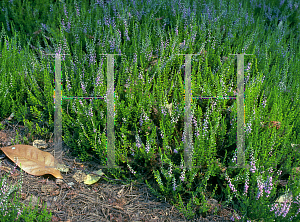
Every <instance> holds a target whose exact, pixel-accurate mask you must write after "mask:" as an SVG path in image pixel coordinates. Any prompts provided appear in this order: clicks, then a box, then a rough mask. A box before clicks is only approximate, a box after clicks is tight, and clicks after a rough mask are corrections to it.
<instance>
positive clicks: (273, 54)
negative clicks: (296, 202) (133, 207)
mask: <svg viewBox="0 0 300 222" xmlns="http://www.w3.org/2000/svg"><path fill="white" fill-rule="evenodd" d="M190 2H191V1H190ZM216 2H217V1H216ZM70 3H71V2H70V1H66V2H65V3H64V1H59V2H58V1H56V2H55V1H41V0H40V1H34V2H32V1H15V2H14V3H13V4H14V5H15V6H13V5H12V4H11V3H10V2H9V1H3V3H2V4H3V7H5V8H7V11H5V13H4V16H2V17H1V16H0V23H1V24H2V32H1V38H0V47H1V53H2V54H1V63H0V69H1V72H0V80H1V87H0V107H1V109H0V118H1V119H4V118H7V116H8V115H10V114H11V113H12V112H14V113H15V118H16V119H17V121H21V122H23V124H24V126H25V127H26V130H28V131H29V132H30V133H31V138H29V139H30V140H31V139H32V138H33V136H34V137H36V136H41V137H50V132H53V130H54V103H53V90H54V89H55V84H54V77H55V70H54V68H55V63H54V59H53V58H54V57H53V56H43V57H42V56H41V51H45V53H48V54H50V53H52V54H53V53H55V52H56V51H53V50H52V48H55V50H56V49H57V47H61V52H62V53H64V54H70V55H67V56H65V57H64V59H63V60H62V61H61V71H62V95H63V96H66V97H72V96H78V97H87V96H99V97H102V98H103V97H105V96H107V95H106V92H107V83H106V82H107V81H106V79H107V74H106V73H107V71H108V68H107V62H108V61H107V59H105V58H104V59H102V58H100V59H99V58H97V59H96V61H95V63H92V62H89V57H86V55H89V54H93V53H96V54H97V55H99V54H104V53H106V54H109V53H115V54H117V53H119V49H120V50H121V53H122V54H123V55H125V54H126V56H122V57H120V56H117V55H115V56H114V58H115V63H114V65H115V67H114V70H115V71H114V77H115V79H114V82H115V85H116V87H115V89H114V93H115V101H114V102H115V122H114V124H115V125H114V131H115V163H116V164H117V165H122V166H123V167H124V166H126V168H123V169H108V172H109V173H110V174H111V175H112V176H113V177H114V178H126V177H127V176H128V174H130V173H131V171H134V172H135V173H134V175H135V177H136V179H137V180H141V181H142V180H143V179H144V176H143V175H152V177H153V178H152V179H153V180H154V181H155V182H156V185H157V186H153V187H151V186H150V184H149V183H147V180H146V183H147V184H148V186H149V187H151V190H152V192H153V193H154V194H155V195H157V196H160V197H161V198H168V200H169V201H170V202H172V203H173V204H174V205H176V206H177V207H179V208H180V210H181V212H183V213H184V214H185V215H186V216H187V217H188V218H192V217H193V216H194V215H195V214H196V213H200V214H206V213H207V210H208V209H207V207H206V203H205V200H206V199H207V198H208V196H205V195H204V194H203V193H204V191H205V190H207V191H209V192H210V191H213V195H215V196H216V198H219V199H221V198H222V197H223V196H224V195H225V194H226V195H227V196H228V201H227V202H226V203H227V204H233V205H234V206H236V207H237V208H240V209H242V211H243V213H244V215H246V214H248V216H249V217H257V218H259V217H263V216H264V214H267V215H268V217H270V218H271V219H273V218H274V215H272V216H269V213H268V212H267V213H266V211H268V207H267V206H266V202H267V201H268V200H267V198H265V197H264V199H262V200H258V201H256V200H255V195H252V194H251V193H250V194H249V195H248V196H247V195H246V196H243V195H237V196H235V197H234V198H232V197H230V196H231V195H232V191H231V190H230V188H229V187H228V186H226V188H224V187H223V186H225V185H223V184H224V183H225V184H226V181H225V180H226V179H225V174H224V172H223V171H224V169H225V166H226V167H227V171H226V175H227V176H228V177H230V178H235V179H232V183H233V184H234V185H236V188H237V190H238V191H239V194H242V192H243V184H245V174H246V172H247V171H244V170H241V169H232V168H229V167H230V166H234V165H235V164H234V161H232V159H234V155H235V154H236V153H237V152H236V141H237V137H236V135H237V121H236V119H237V112H236V110H237V105H236V102H235V101H233V100H230V101H228V100H226V101H225V99H224V100H222V99H209V100H207V99H193V100H192V108H191V111H192V114H193V117H194V118H193V120H192V132H193V137H192V141H193V147H194V150H193V159H192V164H193V166H201V168H200V169H199V168H194V169H192V170H191V169H185V168H184V167H183V161H184V158H183V156H184V142H183V141H182V138H183V130H184V118H185V117H184V112H185V98H184V95H185V87H186V86H185V67H184V66H183V65H185V57H184V56H182V55H180V56H174V54H179V53H181V54H182V53H193V54H197V53H198V54H200V52H202V50H201V49H203V51H207V54H206V55H193V56H192V67H191V73H192V93H193V96H195V97H196V96H197V97H198V96H202V97H204V96H215V97H219V96H225V95H226V96H231V97H232V96H235V94H234V93H233V90H234V89H235V88H236V87H235V85H236V73H237V68H236V65H235V64H236V59H235V58H234V57H233V56H234V55H230V54H237V53H241V52H243V53H246V54H254V55H252V56H249V55H247V56H245V57H244V63H245V68H246V67H247V65H248V64H251V65H250V67H251V68H250V70H247V71H245V73H244V74H245V79H247V77H249V79H248V80H247V81H246V82H247V83H246V84H245V100H244V101H245V124H246V128H247V130H246V132H245V138H246V139H245V147H246V150H245V159H246V163H248V164H249V163H250V161H251V158H250V157H251V154H252V153H251V152H252V151H253V150H255V152H254V153H253V158H254V159H255V160H257V165H256V166H257V168H258V167H259V166H262V165H264V166H266V167H271V166H272V164H273V163H274V162H275V163H278V164H279V165H280V167H281V168H279V169H284V170H285V171H286V172H291V171H292V169H293V166H295V164H293V162H292V161H293V160H292V156H296V154H295V152H294V151H293V149H292V148H290V143H291V141H293V143H295V144H298V143H299V142H300V141H299V135H298V134H297V131H299V129H300V125H299V124H300V122H299V120H298V119H297V118H296V117H297V116H299V110H297V109H296V107H298V106H299V101H298V100H296V98H298V97H299V86H298V85H296V84H297V75H294V74H288V73H296V70H297V68H299V67H297V61H298V60H297V58H298V57H299V52H298V51H297V52H296V53H294V52H295V51H296V49H297V48H296V47H297V43H298V42H297V40H299V39H297V38H295V36H296V31H295V32H294V30H296V27H297V25H299V16H298V15H299V13H298V10H299V8H298V9H296V8H295V6H293V9H292V11H291V12H290V13H289V12H288V8H289V5H288V3H284V4H283V5H282V6H279V5H278V4H279V3H278V2H275V1H268V2H265V3H266V5H268V4H270V6H271V8H272V10H271V12H270V13H271V15H274V14H275V13H276V7H277V8H278V9H279V10H280V13H279V16H282V17H285V18H284V19H286V21H285V22H286V24H287V26H288V29H287V30H288V32H287V33H288V34H285V35H284V38H283V39H282V40H280V42H279V43H278V42H277V41H278V39H277V38H278V36H280V35H281V34H280V31H279V30H278V29H277V24H276V21H277V20H276V19H274V18H272V19H271V20H268V19H265V17H266V15H265V12H266V9H265V8H264V7H263V4H264V3H261V4H262V7H261V8H259V7H258V6H257V5H255V4H254V5H249V2H245V4H243V5H245V8H243V7H242V8H240V6H239V3H233V2H230V4H228V5H229V6H230V8H231V9H232V8H239V9H240V12H241V13H239V16H236V15H235V14H234V13H231V14H230V13H229V14H227V17H226V18H225V17H222V15H221V14H219V17H220V18H219V17H218V16H215V15H214V16H215V17H216V18H219V20H218V22H214V21H212V20H211V19H207V17H201V20H203V21H201V22H200V21H199V19H200V18H199V17H197V15H195V16H196V17H195V18H193V19H194V22H191V21H189V19H190V17H188V16H187V17H186V22H188V23H193V27H192V26H191V25H186V24H185V22H182V21H184V20H183V19H181V18H182V16H183V14H184V13H181V14H180V15H178V14H177V15H176V16H173V15H172V14H173V11H172V10H171V7H166V9H165V8H164V6H163V4H164V3H161V4H162V7H161V8H160V9H158V11H157V12H156V14H155V16H154V17H152V16H151V13H150V14H148V15H146V18H144V17H145V15H143V16H142V18H141V20H139V18H138V16H133V17H131V16H129V15H128V14H126V13H125V12H124V13H122V12H121V11H120V16H118V18H115V24H116V26H114V25H110V26H107V25H105V24H104V19H103V18H104V14H105V13H104V9H102V7H98V6H96V7H95V8H93V7H90V6H88V5H87V1H86V2H85V3H82V2H81V3H82V4H79V5H80V8H81V10H80V16H78V15H77V10H76V7H77V5H76V4H73V3H72V4H70ZM246 3H247V4H246ZM75 5H76V7H75ZM138 7H141V6H140V5H139V6H138ZM197 7H198V6H197ZM50 8H52V9H53V11H52V12H50ZM88 8H90V9H91V12H87V10H88ZM176 8H177V10H178V9H179V6H177V5H176V6H175V9H176ZM266 8H267V7H266ZM37 9H38V10H37ZM202 9H203V7H202V6H201V10H202ZM253 9H254V10H253ZM64 10H67V11H68V16H66V15H65V12H64ZM151 10H152V9H151ZM197 10H198V9H197ZM199 10H200V9H199ZM204 11H205V10H204ZM230 11H231V10H230ZM245 11H247V13H248V17H250V15H251V14H252V13H253V15H254V19H255V21H254V23H252V21H251V20H250V19H248V25H245V24H244V22H245V21H244V20H245V19H246V18H245ZM233 12H234V10H233ZM114 13H115V12H114V10H112V8H110V9H109V11H108V14H109V15H110V17H113V16H114ZM168 13H169V14H168ZM167 15H169V16H167ZM147 16H148V17H147ZM160 16H164V17H165V18H164V20H159V19H157V20H156V18H159V17H160ZM243 17H244V19H243ZM167 18H168V19H167ZM241 18H242V19H241ZM62 19H64V23H65V24H64V25H65V26H67V23H68V22H70V24H71V28H70V30H68V28H64V27H63V25H62V24H61V21H62ZM125 19H126V22H127V24H126V25H124V20H125ZM240 19H241V21H240ZM7 21H9V25H10V30H9V29H8V28H7ZM162 21H163V22H162ZM100 22H101V24H100ZM41 23H42V24H44V25H45V26H46V27H47V28H44V26H43V25H42V24H41ZM202 23H203V24H202ZM208 23H209V25H207V24H208ZM137 24H138V25H139V27H138V28H136V25H137ZM200 26H201V27H200ZM202 26H203V27H202ZM222 26H224V27H225V28H224V31H222V32H220V33H219V32H218V31H216V30H217V29H218V28H220V27H222ZM175 27H177V28H178V35H177V34H176V32H175V31H174V30H175ZM266 27H267V28H268V29H272V30H273V31H274V32H275V34H274V32H266ZM294 28H295V29H294ZM38 30H41V31H38ZM118 30H120V32H121V36H120V35H119V32H118ZM141 30H147V32H142V31H141ZM199 30H201V32H200V34H199V35H197V33H199V32H198V31H199ZM253 30H255V31H253ZM276 30H277V31H276ZM17 31H18V36H17V35H16V32H17ZM36 31H38V32H36ZM196 32H197V33H196ZM126 33H127V34H128V36H129V37H130V40H127V37H126ZM194 33H196V34H195V36H193V34H194ZM229 33H230V34H229ZM192 36H193V37H192ZM3 37H4V38H3ZM5 37H7V39H5ZM288 38H290V39H292V38H293V39H295V40H294V41H293V42H292V44H291V45H290V48H291V53H290V54H293V55H294V57H292V58H290V59H289V60H290V61H289V60H288V59H287V58H288V56H289V54H285V55H284V56H285V57H284V56H283V54H284V53H286V52H288V53H289V51H290V49H288V46H287V45H286V42H285V41H286V40H287V39H288ZM107 39H113V40H114V41H115V47H114V48H112V44H111V42H109V41H106V40H107ZM96 40H97V43H96ZM98 40H100V41H99V42H98ZM183 41H185V43H186V45H189V48H187V49H185V50H181V49H180V48H179V46H178V45H179V43H182V42H183ZM166 42H168V46H167V47H165V43H166ZM2 43H3V44H2ZM265 43H267V46H266V44H265ZM6 44H9V45H10V46H13V47H10V49H7V45H6ZM278 45H280V46H282V47H278ZM18 46H20V48H21V50H20V51H21V53H18ZM94 46H95V47H94ZM12 48H13V49H12ZM45 49H47V50H45ZM91 49H93V50H94V49H95V50H94V51H93V50H91ZM156 50H157V51H156ZM151 53H152V57H151ZM134 55H136V59H137V62H136V63H135V64H133V57H134ZM154 55H155V56H157V57H158V58H157V61H155V62H154V61H153V60H154V57H153V56H154ZM97 57H98V56H97ZM224 57H227V58H229V59H227V60H226V61H224V59H223V58H224ZM246 64H247V65H246ZM149 67H151V69H150V68H149ZM146 68H147V69H148V71H146V70H145V69H146ZM2 70H3V71H2ZM282 73H283V74H282ZM125 84H127V86H125ZM282 84H286V88H285V89H283V90H282V89H280V90H278V85H282ZM283 88H284V87H283ZM287 90H290V91H289V93H286V91H287ZM291 96H293V98H294V100H293V102H291V101H290V97H291ZM264 98H267V103H266V104H265V105H262V103H263V102H264ZM106 102H107V101H106V100H103V99H96V100H93V102H92V101H91V100H85V99H80V100H79V99H62V127H63V130H62V132H63V136H62V138H63V140H64V142H65V143H66V144H67V145H68V146H69V147H71V149H72V152H73V153H74V154H75V155H77V156H79V157H80V159H81V160H82V161H89V160H91V158H96V159H97V160H98V161H99V163H100V164H101V165H103V166H104V165H106V164H107V161H108V160H107V156H108V150H107V142H108V141H107V120H106V119H107V115H106V113H107V106H106ZM171 103H172V111H171V113H169V108H167V107H170V104H171ZM2 107H4V108H2ZM287 110H288V112H286V111H287ZM91 113H92V114H91ZM272 121H278V122H280V123H281V127H280V128H278V129H276V128H267V127H266V128H262V127H261V122H267V123H268V124H269V123H271V122H272ZM249 125H250V127H251V131H250V130H249ZM0 127H1V125H0ZM17 139H18V138H17ZM175 150H176V152H175ZM271 152H273V156H270V154H269V153H271ZM220 157H221V158H222V161H219V159H220ZM179 164H181V167H182V168H181V169H180V168H178V167H179ZM130 166H132V167H130ZM127 167H128V168H127ZM279 169H278V170H279ZM172 170H173V171H172ZM275 170H277V169H275ZM260 172H262V170H261V171H260ZM266 174H267V173H264V174H263V175H260V174H259V173H258V172H256V173H255V174H254V175H252V176H251V177H250V182H249V187H250V188H249V190H252V191H253V192H254V191H255V192H257V191H258V188H257V187H256V186H257V183H256V182H257V181H256V179H257V178H258V177H260V176H261V177H262V178H263V179H264V180H266ZM285 176H286V175H285ZM182 177H184V179H182V180H181V178H182ZM209 178H210V179H209ZM216 178H217V179H216ZM277 178H278V176H277ZM275 179H276V176H275V178H273V181H275ZM174 184H175V185H176V189H174ZM215 184H218V186H215ZM220 184H221V185H220ZM212 185H213V186H212ZM290 187H291V188H293V189H294V190H293V192H295V191H297V188H296V185H295V184H290ZM277 191H278V192H279V190H276V188H274V190H273V191H272V193H271V194H270V197H272V198H274V195H276V192H277ZM296 193H297V192H295V195H296ZM182 198H183V199H184V200H188V199H189V200H188V201H187V205H186V206H185V205H184V203H183V200H182ZM190 198H192V199H190ZM259 204H261V205H263V207H261V208H260V207H258V206H259ZM253 207H254V208H256V207H257V208H259V209H260V211H259V212H257V213H256V215H254V214H252V213H251V212H250V211H249V210H250V209H251V208H253ZM195 209H198V210H197V211H196V210H195ZM294 213H295V212H294ZM28 218H31V216H28Z"/></svg>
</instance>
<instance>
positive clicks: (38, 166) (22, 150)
mask: <svg viewBox="0 0 300 222" xmlns="http://www.w3.org/2000/svg"><path fill="white" fill-rule="evenodd" d="M1 150H2V151H3V152H4V153H5V155H6V156H7V157H8V158H9V159H10V160H11V161H13V162H14V163H16V164H17V166H18V167H20V168H21V169H22V170H24V171H25V172H26V173H28V174H31V175H34V176H41V175H45V174H51V175H53V176H54V177H56V178H59V179H63V177H62V176H61V174H60V171H59V170H57V169H55V167H54V160H55V159H54V157H53V156H52V155H51V154H50V153H48V152H44V151H41V150H39V149H38V148H36V147H33V146H29V145H21V144H18V145H13V146H7V147H2V148H1Z"/></svg>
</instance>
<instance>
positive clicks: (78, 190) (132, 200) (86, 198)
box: [0, 120, 233, 222]
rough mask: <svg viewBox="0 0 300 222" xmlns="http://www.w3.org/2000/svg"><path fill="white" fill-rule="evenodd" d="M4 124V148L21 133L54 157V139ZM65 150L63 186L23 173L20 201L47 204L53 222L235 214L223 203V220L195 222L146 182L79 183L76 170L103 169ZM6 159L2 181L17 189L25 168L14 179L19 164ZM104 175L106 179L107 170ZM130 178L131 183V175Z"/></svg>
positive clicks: (227, 217)
mask: <svg viewBox="0 0 300 222" xmlns="http://www.w3.org/2000/svg"><path fill="white" fill-rule="evenodd" d="M2 123H3V124H4V126H5V129H3V130H0V147H6V146H10V145H14V140H15V138H16V135H17V132H18V134H19V140H20V142H19V143H20V144H25V143H24V141H23V139H22V138H23V137H26V138H28V140H29V144H28V145H32V144H33V141H34V140H36V139H42V140H44V141H46V142H47V144H48V147H47V148H46V149H45V150H43V151H47V152H50V153H51V151H52V150H53V148H52V147H53V146H52V145H53V143H51V139H50V140H45V138H35V137H33V138H31V136H30V135H29V133H28V132H27V130H26V129H25V127H24V126H22V125H19V123H17V122H15V123H12V122H8V121H7V120H4V121H2ZM29 137H30V138H31V139H29ZM49 141H50V142H49ZM63 151H64V154H63V161H64V164H65V165H67V166H68V167H69V168H70V171H69V172H68V173H61V174H62V176H63V177H64V179H63V181H64V182H63V183H56V178H55V177H53V176H52V175H43V176H33V175H30V174H27V173H26V172H24V171H23V172H22V174H23V184H22V190H21V195H22V199H20V202H22V203H25V204H26V205H27V206H28V197H30V196H31V195H32V196H33V197H34V199H35V198H36V200H37V198H38V197H39V199H40V202H39V203H38V206H39V209H41V207H42V206H43V205H42V204H46V205H47V210H48V211H51V212H52V221H64V222H75V221H116V222H117V221H118V222H119V221H144V222H146V221H231V220H230V215H231V213H232V212H233V210H232V209H229V208H223V207H222V206H221V204H219V206H220V210H219V211H218V212H217V215H209V216H207V217H206V218H203V217H201V216H198V217H197V218H196V217H195V219H193V220H187V219H186V218H185V217H184V215H183V214H182V213H180V212H179V211H178V209H176V207H175V206H172V205H171V204H169V203H167V202H166V201H165V200H159V199H158V198H156V197H155V196H154V195H152V194H151V192H150V190H149V188H148V187H147V185H146V184H145V183H139V182H136V181H134V178H133V177H132V178H131V179H132V182H126V181H124V180H115V179H111V178H110V179H111V180H110V181H115V182H107V181H105V180H104V179H102V178H101V179H100V180H99V181H98V182H97V183H95V184H93V185H86V184H84V183H78V182H76V180H74V179H73V178H72V176H73V175H74V173H75V172H76V170H78V169H80V170H82V171H84V172H91V171H94V170H98V169H99V168H98V166H100V165H99V164H97V163H96V162H93V161H89V162H85V163H81V162H80V161H79V160H78V159H77V158H76V157H74V156H72V155H71V153H70V152H69V151H70V149H69V147H67V146H66V144H64V143H63ZM1 154H2V159H1V164H0V166H2V167H1V169H0V176H1V177H3V175H4V174H6V175H8V176H9V178H8V179H7V181H8V184H16V183H17V182H18V181H19V179H20V178H21V173H20V168H19V167H17V169H16V171H15V172H14V173H13V174H12V175H11V173H10V172H12V171H13V169H14V167H15V164H14V163H13V162H12V161H11V160H10V159H8V157H6V156H5V155H4V154H3V153H2V151H0V155H1ZM3 166H4V167H3ZM5 167H8V169H11V171H10V172H7V171H6V172H5V171H4V170H3V169H7V168H5ZM103 172H104V173H105V175H106V170H105V169H103ZM128 177H129V178H130V174H128ZM71 182H72V183H74V184H73V185H72V186H69V185H67V184H69V183H71ZM149 183H150V184H151V186H152V187H153V186H154V184H155V181H154V182H153V181H152V183H151V182H150V181H149ZM45 187H48V188H49V189H45ZM34 199H33V200H34ZM185 205H186V204H185Z"/></svg>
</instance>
